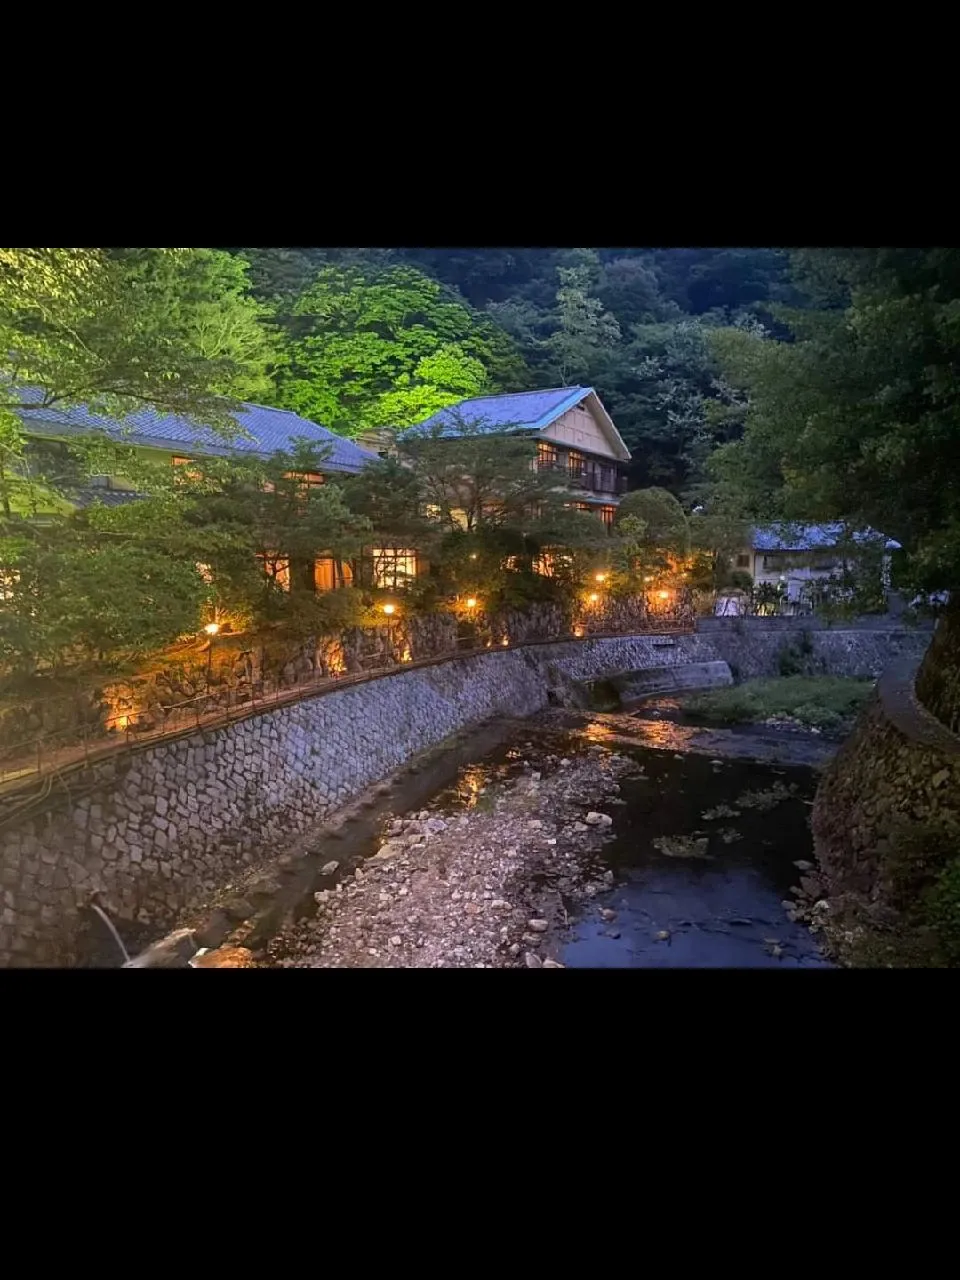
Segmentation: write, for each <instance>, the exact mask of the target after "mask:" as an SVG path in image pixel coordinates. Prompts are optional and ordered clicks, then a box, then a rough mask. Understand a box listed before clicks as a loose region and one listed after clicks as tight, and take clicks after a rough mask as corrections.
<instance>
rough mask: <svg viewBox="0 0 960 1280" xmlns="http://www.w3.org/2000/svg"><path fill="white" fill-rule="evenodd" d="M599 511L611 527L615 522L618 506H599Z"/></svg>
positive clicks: (602, 518) (605, 522)
mask: <svg viewBox="0 0 960 1280" xmlns="http://www.w3.org/2000/svg"><path fill="white" fill-rule="evenodd" d="M598 512H599V515H600V519H601V520H602V521H603V523H604V524H605V525H606V526H607V528H608V529H609V528H610V527H611V525H612V524H613V517H614V516H615V515H616V514H617V508H616V507H599V508H598Z"/></svg>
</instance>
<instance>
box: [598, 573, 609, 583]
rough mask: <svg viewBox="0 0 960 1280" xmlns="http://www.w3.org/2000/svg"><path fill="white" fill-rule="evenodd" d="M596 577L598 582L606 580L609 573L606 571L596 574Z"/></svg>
mask: <svg viewBox="0 0 960 1280" xmlns="http://www.w3.org/2000/svg"><path fill="white" fill-rule="evenodd" d="M596 579H597V582H606V580H607V575H606V574H605V573H598V574H597V575H596Z"/></svg>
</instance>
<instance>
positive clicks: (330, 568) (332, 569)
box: [313, 556, 353, 591]
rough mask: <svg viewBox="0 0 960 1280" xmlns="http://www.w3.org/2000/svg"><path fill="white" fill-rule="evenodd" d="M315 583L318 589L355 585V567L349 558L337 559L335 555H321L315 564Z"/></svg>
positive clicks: (329, 589)
mask: <svg viewBox="0 0 960 1280" xmlns="http://www.w3.org/2000/svg"><path fill="white" fill-rule="evenodd" d="M313 585H314V586H315V587H316V589H317V590H318V591H333V590H334V588H336V587H349V586H352V585H353V568H352V567H351V565H350V562H349V561H348V560H340V561H337V560H336V559H335V558H334V557H333V556H321V557H320V558H319V560H317V561H316V562H315V563H314V566H313Z"/></svg>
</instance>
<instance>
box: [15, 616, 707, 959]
mask: <svg viewBox="0 0 960 1280" xmlns="http://www.w3.org/2000/svg"><path fill="white" fill-rule="evenodd" d="M685 639H686V640H687V641H688V642H689V644H690V645H691V646H692V647H693V648H694V649H696V648H698V647H699V646H698V641H697V637H695V636H692V637H686V638H685ZM669 653H670V654H672V655H673V657H674V660H676V661H682V660H683V652H682V651H681V650H680V649H676V648H673V649H671V650H669ZM654 656H655V657H656V661H657V663H658V664H661V665H662V664H663V663H664V662H665V661H669V660H670V659H669V658H665V657H664V654H663V651H659V650H657V649H656V648H655V641H654V640H653V639H652V638H651V637H640V638H633V639H631V638H623V639H620V638H618V639H614V640H590V641H583V642H579V643H578V642H567V643H558V644H554V645H543V646H536V647H530V648H527V649H511V650H505V651H503V652H499V653H498V652H496V651H491V652H490V653H489V654H481V655H477V656H473V657H469V658H462V659H451V660H450V661H447V662H442V663H438V664H437V665H435V666H431V667H427V668H414V669H412V670H409V671H400V672H397V673H396V674H391V675H389V676H384V677H382V678H378V679H374V680H371V681H369V682H368V683H365V684H362V685H358V686H354V687H350V688H344V689H333V690H331V691H329V692H327V693H324V694H322V695H318V696H315V697H310V698H305V699H303V700H302V701H299V702H297V703H294V704H291V705H288V706H284V707H280V708H277V709H275V710H273V711H269V712H264V713H261V714H257V715H252V716H250V717H249V718H247V719H245V720H240V721H236V722H234V723H232V724H230V725H228V726H226V727H223V728H219V729H216V730H210V731H200V732H196V733H193V734H190V735H189V736H184V737H181V738H179V739H175V740H171V741H167V742H164V743H162V744H158V745H156V746H152V747H147V748H145V749H142V750H140V751H137V752H135V753H132V754H123V755H119V756H115V757H109V758H107V759H105V760H103V761H102V762H100V763H98V764H96V765H94V766H92V767H90V768H88V769H85V770H81V771H77V772H74V773H71V774H69V775H67V776H65V778H64V782H65V783H66V787H65V788H60V787H58V788H56V789H55V790H54V792H53V793H52V794H51V796H50V797H49V799H48V800H47V801H45V802H44V806H43V807H42V808H41V809H40V810H39V811H37V812H34V813H33V814H32V815H30V816H26V817H23V818H21V819H19V820H13V821H8V822H7V823H6V825H5V826H4V827H3V829H2V830H0V854H2V868H0V892H2V910H0V964H6V965H11V964H12V965H17V964H37V963H41V964H42V963H48V964H49V963H65V964H69V963H75V962H76V959H77V949H76V948H77V932H78V929H79V925H80V922H81V920H82V918H83V913H84V911H85V909H86V907H87V904H88V903H89V901H90V899H91V895H92V894H94V893H97V894H99V895H100V901H101V904H102V905H103V906H104V908H105V909H106V910H107V912H108V913H109V914H110V915H111V916H113V917H116V918H119V919H123V920H127V921H138V922H140V923H141V924H143V925H144V926H149V927H151V928H154V929H158V930H159V929H162V928H165V927H166V926H167V925H169V924H170V923H172V922H173V921H174V920H175V918H176V917H177V915H178V913H179V912H180V911H181V910H183V909H184V908H185V907H186V906H187V905H188V904H190V903H191V902H193V901H200V900H202V899H203V898H204V897H206V896H208V895H209V894H211V893H213V892H214V891H216V890H217V889H218V888H219V887H221V886H222V885H224V884H225V883H228V882H229V881H230V879H231V878H233V877H235V876H236V875H237V873H238V872H241V871H242V870H243V868H244V866H245V865H248V864H249V863H251V862H253V861H254V859H255V854H254V851H255V850H256V851H258V853H259V854H260V856H262V851H263V849H264V847H265V846H266V847H268V848H269V847H270V846H271V845H276V846H277V848H278V850H279V848H280V847H281V846H282V844H283V843H284V842H285V841H287V840H289V839H290V838H291V837H292V836H294V835H296V834H297V833H299V832H301V831H303V830H304V829H306V828H307V827H309V826H310V825H311V824H313V823H316V822H318V821H320V820H322V819H323V818H324V816H325V815H326V814H327V813H329V812H330V811H332V810H333V809H335V808H337V807H338V806H340V805H342V804H343V803H344V802H346V801H347V800H348V799H349V798H350V797H351V796H353V795H355V794H356V793H358V792H359V791H361V790H362V789H363V788H364V787H366V786H368V785H369V784H370V783H372V782H375V781H376V780H377V779H379V778H382V777H383V776H385V775H386V774H387V773H389V772H391V771H392V770H393V769H395V768H397V767H398V766H399V765H401V764H403V763H404V761H405V760H407V759H408V758H409V757H410V756H412V755H414V754H415V753H416V752H418V751H421V750H423V749H425V748H427V747H431V746H434V745H436V744H437V743H438V742H440V741H442V740H443V739H444V738H445V737H447V736H448V735H450V734H452V733H455V732H456V731H458V730H460V729H463V728H466V727H469V726H471V725H474V724H477V723H479V722H481V721H483V720H485V719H487V718H489V717H491V716H495V715H511V716H524V715H529V714H531V713H532V712H534V711H536V710H538V709H539V708H541V707H543V706H544V705H546V703H547V700H548V692H547V691H548V688H549V687H550V686H551V684H552V683H553V684H556V683H558V682H561V681H563V680H564V679H567V678H574V679H578V680H579V679H589V678H591V677H592V676H598V675H602V674H603V672H604V671H605V670H613V669H617V670H624V669H627V668H629V667H631V666H638V665H643V664H644V663H646V662H649V661H652V660H653V658H654Z"/></svg>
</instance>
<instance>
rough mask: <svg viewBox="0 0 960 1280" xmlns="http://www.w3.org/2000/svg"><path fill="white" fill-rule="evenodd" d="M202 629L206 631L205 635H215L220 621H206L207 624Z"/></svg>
mask: <svg viewBox="0 0 960 1280" xmlns="http://www.w3.org/2000/svg"><path fill="white" fill-rule="evenodd" d="M203 629H204V631H205V632H206V633H207V635H208V636H215V635H216V634H217V632H218V631H219V630H220V623H219V622H208V623H207V625H206V626H205V627H204V628H203Z"/></svg>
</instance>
